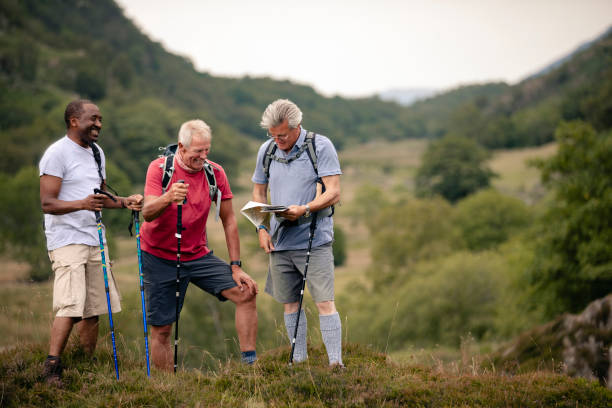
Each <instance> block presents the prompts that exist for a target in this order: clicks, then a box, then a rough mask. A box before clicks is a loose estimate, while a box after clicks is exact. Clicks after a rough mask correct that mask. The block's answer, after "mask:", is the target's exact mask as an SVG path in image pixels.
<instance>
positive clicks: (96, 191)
mask: <svg viewBox="0 0 612 408" xmlns="http://www.w3.org/2000/svg"><path fill="white" fill-rule="evenodd" d="M94 194H104V195H105V196H108V197H109V198H110V199H111V200H113V201H115V202H116V201H117V199H116V198H115V197H113V196H112V195H111V194H110V193H108V192H106V191H102V190H100V189H99V188H94ZM94 214H95V216H96V224H97V225H98V238H99V239H100V255H101V256H102V273H103V275H104V291H105V292H106V305H107V306H108V322H109V324H110V332H111V339H112V341H113V358H114V360H115V373H116V374H117V380H118V379H119V362H118V361H117V347H116V346H115V326H114V325H113V311H112V308H111V301H110V294H109V289H108V275H107V273H106V256H105V255H104V237H103V236H102V212H101V211H94Z"/></svg>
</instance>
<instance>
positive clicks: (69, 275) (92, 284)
mask: <svg viewBox="0 0 612 408" xmlns="http://www.w3.org/2000/svg"><path fill="white" fill-rule="evenodd" d="M64 120H65V122H66V127H67V132H66V136H65V137H63V138H61V139H60V140H58V141H56V142H55V143H53V144H52V145H51V146H49V148H48V149H47V150H46V151H45V153H44V155H43V157H42V159H41V160H40V164H39V167H40V203H41V207H42V210H43V212H44V213H45V235H46V237H47V250H48V251H49V259H50V260H51V263H52V269H53V272H54V275H55V280H54V284H53V311H54V312H55V313H56V315H55V319H54V320H53V325H52V327H51V339H50V345H49V355H48V357H47V360H46V361H45V366H44V375H45V379H46V381H47V382H48V383H51V384H56V385H58V386H61V385H62V383H61V373H62V365H61V361H60V355H61V353H62V352H63V350H64V347H65V346H66V342H67V340H68V337H69V335H70V332H71V331H72V327H73V326H74V325H75V324H77V323H78V325H77V330H78V333H79V338H80V344H81V346H82V347H83V349H84V351H85V352H86V353H88V354H91V353H93V351H94V349H95V347H96V342H97V339H98V316H99V315H101V314H105V313H107V310H108V309H107V305H106V293H105V288H104V277H103V274H102V263H101V262H102V260H101V253H100V241H99V236H98V229H97V225H96V219H95V215H94V211H101V210H102V208H129V209H132V210H137V211H139V210H140V209H141V208H142V202H143V197H142V195H140V194H134V195H131V196H129V197H116V199H117V201H116V202H115V201H112V200H111V199H110V198H108V197H107V196H105V195H103V194H94V193H93V191H94V189H95V188H101V189H102V190H105V187H106V181H105V179H106V161H105V156H104V152H103V151H102V149H101V148H100V147H99V146H98V145H97V144H96V143H95V142H96V141H97V140H98V136H99V134H100V130H101V129H102V116H101V115H100V110H99V109H98V107H97V106H96V105H95V104H93V103H92V102H91V101H88V100H77V101H73V102H71V103H69V104H68V106H67V107H66V111H65V113H64ZM106 259H107V260H108V259H109V257H108V255H107V257H106ZM107 267H108V265H107ZM108 277H109V282H108V284H109V293H110V299H111V307H112V311H113V312H119V311H120V310H121V305H120V302H119V292H118V291H117V286H116V284H115V280H114V277H113V275H112V272H111V271H110V268H108Z"/></svg>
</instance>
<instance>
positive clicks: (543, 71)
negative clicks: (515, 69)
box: [524, 26, 612, 80]
mask: <svg viewBox="0 0 612 408" xmlns="http://www.w3.org/2000/svg"><path fill="white" fill-rule="evenodd" d="M611 33H612V26H610V27H608V29H607V30H606V31H604V32H603V33H602V34H600V35H598V36H597V37H596V38H594V39H592V40H590V41H586V42H584V43H582V44H580V45H579V46H578V47H576V49H575V50H573V51H572V52H570V53H569V54H567V55H565V56H563V57H561V58H559V59H557V60H555V61H553V62H551V63H550V64H548V65H546V66H545V67H544V68H542V69H540V70H538V71H537V72H535V73H533V74H531V75H529V76H528V77H527V78H525V79H524V80H528V79H531V78H536V77H539V76H542V75H544V74H548V73H549V72H551V71H552V70H553V69H555V68H558V67H559V66H561V64H563V63H565V62H566V61H569V60H570V59H572V58H573V57H574V55H576V54H577V53H579V52H581V51H583V50H586V49H587V48H589V47H591V46H592V45H593V44H594V43H596V42H598V41H601V40H602V39H604V38H605V37H607V36H609V35H610V34H611Z"/></svg>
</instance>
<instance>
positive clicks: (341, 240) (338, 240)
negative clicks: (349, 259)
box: [333, 224, 346, 266]
mask: <svg viewBox="0 0 612 408" xmlns="http://www.w3.org/2000/svg"><path fill="white" fill-rule="evenodd" d="M333 251H334V266H340V265H344V262H345V261H346V234H345V233H344V230H343V229H342V228H340V226H339V225H337V224H334V244H333Z"/></svg>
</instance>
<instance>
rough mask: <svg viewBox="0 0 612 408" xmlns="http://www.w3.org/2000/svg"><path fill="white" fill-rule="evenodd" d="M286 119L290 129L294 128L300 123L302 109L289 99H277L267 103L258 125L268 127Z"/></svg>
mask: <svg viewBox="0 0 612 408" xmlns="http://www.w3.org/2000/svg"><path fill="white" fill-rule="evenodd" d="M285 119H287V121H288V123H289V128H290V129H295V128H296V127H298V126H299V125H300V123H302V111H301V110H300V108H298V107H297V105H296V104H295V103H293V102H291V101H290V100H289V99H277V100H275V101H274V102H272V103H271V104H269V105H268V107H267V108H266V110H265V111H264V113H263V115H262V116H261V122H260V124H259V126H261V127H262V128H264V129H270V128H273V127H276V126H278V125H280V124H281V123H283V122H284V121H285Z"/></svg>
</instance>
